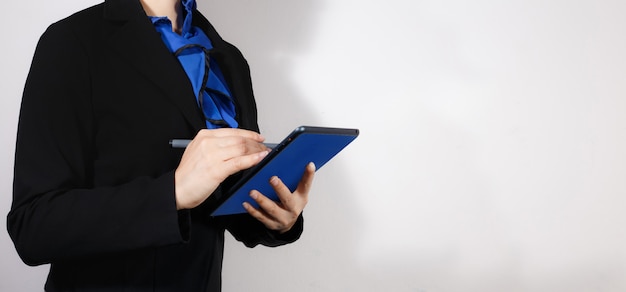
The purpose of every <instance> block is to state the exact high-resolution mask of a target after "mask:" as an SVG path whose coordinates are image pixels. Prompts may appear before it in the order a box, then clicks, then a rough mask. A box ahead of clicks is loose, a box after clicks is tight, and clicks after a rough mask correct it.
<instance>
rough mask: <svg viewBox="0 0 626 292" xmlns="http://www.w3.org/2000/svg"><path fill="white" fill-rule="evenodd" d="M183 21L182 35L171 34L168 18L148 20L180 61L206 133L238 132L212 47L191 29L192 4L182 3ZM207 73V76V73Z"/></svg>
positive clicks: (186, 0)
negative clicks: (212, 131)
mask: <svg viewBox="0 0 626 292" xmlns="http://www.w3.org/2000/svg"><path fill="white" fill-rule="evenodd" d="M182 5H183V7H184V9H185V19H184V21H183V27H182V32H181V34H180V35H179V34H177V33H175V32H172V22H171V21H170V20H169V19H168V18H167V17H150V19H151V20H152V24H153V25H154V27H155V28H156V30H157V31H158V32H160V33H161V38H162V39H163V42H164V43H165V45H166V46H167V48H168V49H169V50H170V52H172V53H174V55H175V56H176V57H177V58H178V60H179V61H180V64H181V65H182V66H183V69H184V70H185V72H186V73H187V77H189V81H191V85H192V86H193V90H194V92H195V93H196V100H197V102H198V106H199V107H200V108H201V109H202V112H203V113H204V117H205V119H206V125H207V128H208V129H216V128H223V127H230V128H237V126H238V124H237V121H236V120H235V104H234V101H233V99H232V97H231V94H230V90H229V89H228V86H227V85H226V82H225V80H224V76H223V74H222V72H221V71H220V69H219V67H218V65H217V62H215V60H213V59H211V58H210V51H211V49H213V45H212V43H211V40H210V39H209V37H207V36H206V34H204V32H203V31H202V30H201V29H200V28H198V27H195V26H192V25H191V17H192V14H193V11H194V10H195V9H196V2H195V0H182ZM207 69H208V72H207Z"/></svg>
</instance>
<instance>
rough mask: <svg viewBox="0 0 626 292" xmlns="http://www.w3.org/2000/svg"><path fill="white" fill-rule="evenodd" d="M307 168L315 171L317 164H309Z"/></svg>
mask: <svg viewBox="0 0 626 292" xmlns="http://www.w3.org/2000/svg"><path fill="white" fill-rule="evenodd" d="M307 167H308V168H309V169H310V170H312V171H315V163H313V162H309V164H308V165H307Z"/></svg>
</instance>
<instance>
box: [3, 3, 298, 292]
mask: <svg viewBox="0 0 626 292" xmlns="http://www.w3.org/2000/svg"><path fill="white" fill-rule="evenodd" d="M196 14H197V15H194V22H195V23H194V25H197V26H199V27H200V28H201V29H203V30H204V31H205V33H206V34H207V35H208V36H209V38H211V40H212V42H213V44H214V47H215V52H214V54H212V57H213V58H216V60H217V61H218V63H219V65H220V68H222V71H223V73H224V76H225V79H226V81H227V82H228V85H229V87H230V88H231V90H232V94H233V96H234V98H235V102H236V106H237V113H238V116H237V119H238V122H239V124H240V127H242V128H246V129H250V130H254V131H258V126H257V122H256V119H257V114H256V105H255V102H254V98H253V93H252V84H251V81H250V73H249V68H248V64H247V63H246V61H245V59H244V58H243V56H242V55H241V53H240V52H239V50H237V49H236V48H235V47H233V46H232V45H230V44H229V43H227V42H225V41H223V40H222V39H221V38H220V36H219V35H218V34H217V32H215V30H214V29H213V27H212V26H211V24H210V23H209V22H208V21H207V20H206V19H205V18H204V17H203V16H202V15H201V14H199V13H197V12H196ZM148 105H149V106H148ZM204 127H205V124H204V121H203V117H202V114H201V112H199V109H198V107H197V105H196V101H195V95H194V92H193V90H192V88H191V85H190V83H189V81H188V79H187V77H186V75H185V72H184V70H183V69H182V67H181V66H180V64H179V63H178V61H177V60H176V58H175V57H174V56H172V54H171V53H170V52H169V51H168V50H167V48H166V47H165V45H164V44H163V43H162V41H161V39H160V37H159V35H158V34H157V32H156V31H155V30H154V27H153V25H152V23H151V22H150V20H149V19H148V17H147V16H146V15H145V12H144V11H143V9H142V8H141V5H140V4H139V1H137V0H107V1H106V2H104V3H102V4H99V5H96V6H94V7H91V8H88V9H86V10H83V11H81V12H78V13H76V14H74V15H72V16H70V17H69V18H66V19H64V20H62V21H59V22H57V23H55V24H53V25H51V26H50V27H49V28H48V30H47V31H46V32H45V33H44V34H43V35H42V37H41V39H40V42H39V44H38V46H37V49H36V52H35V56H34V58H33V62H32V67H31V70H30V73H29V75H28V78H27V81H26V85H25V89H24V95H23V100H22V108H21V112H20V121H19V127H18V136H17V148H16V156H15V176H14V191H13V205H12V207H11V211H10V213H9V215H8V217H7V228H8V230H9V234H10V235H11V238H12V240H13V241H14V243H15V246H16V249H17V251H18V253H19V255H20V257H21V258H22V260H23V261H24V262H25V263H27V264H29V265H39V264H45V263H51V264H52V265H51V269H50V274H49V277H48V281H47V283H46V290H48V291H220V285H221V263H222V255H223V243H224V230H225V228H226V229H228V230H229V231H230V232H231V233H232V234H233V235H234V236H235V238H237V239H238V240H241V241H242V242H243V243H244V244H245V245H246V246H255V245H258V244H263V245H267V246H278V245H282V244H286V243H289V242H292V241H294V240H296V239H297V238H298V237H299V236H300V233H301V231H302V218H300V219H299V222H298V224H297V225H296V227H295V229H294V230H292V231H291V232H289V233H288V234H287V235H286V236H285V235H282V236H281V235H277V234H275V233H274V232H271V231H269V230H267V229H266V228H264V227H263V226H262V225H261V224H259V223H258V222H257V221H256V220H254V219H253V218H252V217H250V216H249V215H240V216H234V217H228V218H219V219H213V218H211V217H209V216H208V215H207V213H206V212H205V209H206V206H200V207H199V208H196V209H193V210H190V211H189V210H187V211H176V206H175V205H176V203H175V198H174V169H175V168H176V166H177V165H178V163H179V161H180V158H181V156H182V153H183V149H172V148H170V147H169V143H168V142H169V140H170V139H173V138H182V139H191V138H193V137H194V136H195V134H196V133H197V132H198V131H199V130H200V129H202V128H204ZM209 201H210V200H209Z"/></svg>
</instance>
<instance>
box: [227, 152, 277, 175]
mask: <svg viewBox="0 0 626 292" xmlns="http://www.w3.org/2000/svg"><path fill="white" fill-rule="evenodd" d="M268 153H269V151H261V152H257V153H252V154H248V155H243V156H236V157H233V158H231V159H228V160H226V161H224V170H225V171H226V172H227V173H228V174H229V175H232V174H234V173H237V172H239V171H241V170H244V169H248V168H250V167H253V166H255V165H256V164H257V163H259V162H260V161H261V160H262V159H263V158H265V156H267V154H268Z"/></svg>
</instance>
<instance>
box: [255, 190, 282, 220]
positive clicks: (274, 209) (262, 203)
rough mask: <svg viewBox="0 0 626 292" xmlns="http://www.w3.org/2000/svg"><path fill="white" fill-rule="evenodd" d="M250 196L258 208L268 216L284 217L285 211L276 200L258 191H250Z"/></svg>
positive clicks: (273, 217) (274, 217) (274, 218)
mask: <svg viewBox="0 0 626 292" xmlns="http://www.w3.org/2000/svg"><path fill="white" fill-rule="evenodd" d="M250 197H251V198H252V199H253V200H254V201H255V202H256V203H257V204H258V205H259V209H260V210H262V212H263V213H264V214H265V215H266V216H267V217H268V218H271V219H273V220H276V219H277V218H281V217H284V213H286V211H285V210H284V209H283V208H282V207H281V206H279V205H278V204H277V203H276V202H274V201H272V200H271V199H269V198H268V197H266V196H264V195H263V194H261V193H260V192H259V191H256V190H253V191H251V192H250ZM281 215H282V216H281Z"/></svg>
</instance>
